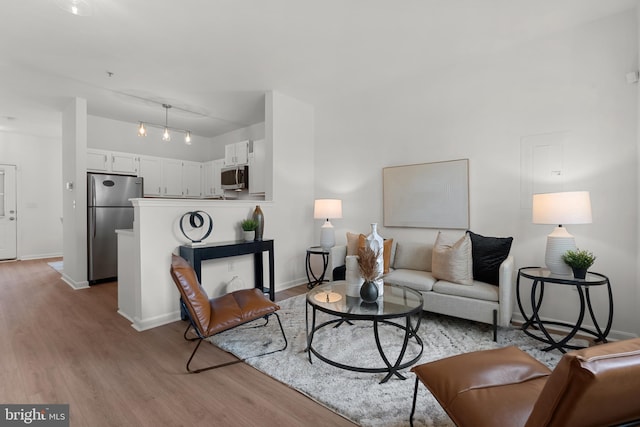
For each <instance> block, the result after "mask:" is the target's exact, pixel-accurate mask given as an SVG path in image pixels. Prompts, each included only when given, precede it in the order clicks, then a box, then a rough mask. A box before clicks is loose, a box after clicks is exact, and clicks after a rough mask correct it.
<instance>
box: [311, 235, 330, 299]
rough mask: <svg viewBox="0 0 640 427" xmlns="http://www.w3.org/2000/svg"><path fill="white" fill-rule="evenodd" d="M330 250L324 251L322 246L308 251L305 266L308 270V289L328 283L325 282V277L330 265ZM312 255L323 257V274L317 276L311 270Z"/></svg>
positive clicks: (313, 247) (312, 247)
mask: <svg viewBox="0 0 640 427" xmlns="http://www.w3.org/2000/svg"><path fill="white" fill-rule="evenodd" d="M329 254H330V252H329V250H328V249H324V248H323V247H322V246H311V247H310V248H308V249H307V258H306V261H305V266H306V269H307V288H309V289H313V288H314V287H315V286H317V285H321V284H322V283H324V282H328V280H325V278H324V276H325V274H327V266H328V265H329ZM311 255H322V274H320V275H319V276H316V274H315V273H314V272H313V270H312V269H311Z"/></svg>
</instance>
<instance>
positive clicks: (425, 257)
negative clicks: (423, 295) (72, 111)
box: [392, 242, 433, 271]
mask: <svg viewBox="0 0 640 427" xmlns="http://www.w3.org/2000/svg"><path fill="white" fill-rule="evenodd" d="M432 254H433V245H430V244H427V243H417V242H402V243H397V244H396V251H395V258H394V260H393V264H392V265H393V268H395V269H406V270H420V271H431V258H432V256H433V255H432Z"/></svg>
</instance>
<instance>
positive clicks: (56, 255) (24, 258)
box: [18, 252, 62, 261]
mask: <svg viewBox="0 0 640 427" xmlns="http://www.w3.org/2000/svg"><path fill="white" fill-rule="evenodd" d="M44 258H62V252H55V253H51V254H36V255H21V256H20V257H19V258H18V259H19V260H20V261H30V260H34V259H44Z"/></svg>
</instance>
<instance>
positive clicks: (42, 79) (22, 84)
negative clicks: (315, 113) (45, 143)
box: [0, 0, 636, 137]
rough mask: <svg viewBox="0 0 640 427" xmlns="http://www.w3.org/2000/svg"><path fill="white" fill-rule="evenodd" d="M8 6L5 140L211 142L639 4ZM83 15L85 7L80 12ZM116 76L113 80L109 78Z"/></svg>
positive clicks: (2, 66) (222, 1) (380, 0)
mask: <svg viewBox="0 0 640 427" xmlns="http://www.w3.org/2000/svg"><path fill="white" fill-rule="evenodd" d="M61 1H69V2H70V1H73V0H2V2H1V3H0V16H2V25H0V131H8V132H21V133H28V134H34V135H41V136H54V137H56V136H59V135H60V111H61V110H62V108H63V106H64V105H65V103H66V102H68V100H69V99H70V98H71V97H81V98H85V99H87V104H88V110H89V114H92V115H97V116H103V117H107V118H112V119H117V120H122V121H128V122H131V123H135V122H137V121H139V120H145V121H151V122H154V123H163V122H164V110H163V108H162V107H161V104H162V103H169V104H171V105H173V106H174V107H175V108H173V109H172V110H171V111H170V113H169V125H170V126H174V127H182V128H188V129H192V130H193V131H194V133H196V134H198V135H201V136H214V135H218V134H221V133H225V132H228V131H230V130H233V129H235V128H238V127H244V126H246V125H249V124H253V123H257V122H261V121H263V120H264V111H263V99H264V92H265V91H266V90H270V89H274V90H278V91H281V92H283V93H285V94H288V95H290V96H293V97H295V98H298V99H300V100H303V101H306V102H308V103H310V104H314V103H317V102H321V101H326V100H330V99H332V98H333V97H336V96H342V95H344V94H348V93H357V92H359V91H363V90H375V88H376V87H377V86H380V85H382V84H388V83H389V82H392V81H394V80H397V79H402V78H403V77H404V76H413V75H416V74H418V73H424V75H425V76H428V72H429V69H431V68H434V67H442V66H445V65H447V64H451V63H455V62H460V61H464V60H465V58H468V57H469V56H477V55H485V54H487V53H490V52H495V51H498V50H501V49H505V48H508V47H510V46H513V45H514V44H517V43H521V42H524V41H526V40H530V39H533V38H537V37H541V36H544V35H545V34H549V33H552V32H555V31H560V30H562V29H564V28H568V27H571V26H574V25H578V24H581V23H585V22H588V21H592V20H595V19H599V18H601V17H604V16H607V15H611V14H615V13H618V12H621V11H623V10H627V9H631V8H634V7H635V6H636V0H535V1H531V0H82V1H85V2H87V3H89V4H90V5H91V8H92V14H91V16H75V15H72V14H70V13H67V12H65V11H64V10H62V9H61V8H60V7H58V3H60V2H61ZM75 1H80V0H75ZM109 73H113V75H111V76H109Z"/></svg>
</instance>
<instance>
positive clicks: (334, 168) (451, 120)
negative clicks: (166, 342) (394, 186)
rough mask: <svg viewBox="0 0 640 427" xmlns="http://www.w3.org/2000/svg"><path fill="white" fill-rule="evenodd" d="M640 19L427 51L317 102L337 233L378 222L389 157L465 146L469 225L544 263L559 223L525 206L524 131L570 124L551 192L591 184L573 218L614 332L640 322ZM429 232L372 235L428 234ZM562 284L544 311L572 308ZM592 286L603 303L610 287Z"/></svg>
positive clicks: (321, 166)
mask: <svg viewBox="0 0 640 427" xmlns="http://www.w3.org/2000/svg"><path fill="white" fill-rule="evenodd" d="M636 31H637V29H636V16H635V11H632V12H627V13H623V14H619V15H616V16H613V17H610V18H607V19H603V20H600V21H596V22H593V23H590V24H587V25H583V26H580V27H577V28H574V29H572V30H571V31H566V32H562V33H558V34H554V35H552V36H549V37H547V38H544V39H539V40H533V41H531V42H529V43H526V44H523V45H519V46H517V47H516V48H513V49H511V50H508V51H504V52H501V53H499V54H496V55H493V56H487V57H479V58H477V59H475V60H472V61H470V62H466V63H464V64H459V65H457V66H452V67H447V68H444V69H433V68H429V67H430V64H429V58H428V57H426V56H425V58H424V61H425V68H424V72H423V73H421V74H419V75H410V76H406V78H405V79H403V80H401V81H394V82H390V83H389V84H388V85H386V86H381V87H378V88H375V89H373V90H371V91H367V92H362V93H355V94H347V95H344V96H342V97H340V98H332V99H329V100H327V101H326V102H323V103H321V104H317V105H316V130H317V131H316V151H315V165H316V171H317V172H316V175H315V176H316V179H315V182H316V183H315V193H316V195H317V196H322V197H328V196H331V197H333V196H335V197H339V198H342V199H343V217H344V218H343V219H342V220H336V221H332V222H333V223H334V226H336V235H337V239H338V241H339V242H340V241H344V239H345V237H344V232H345V231H347V230H350V231H358V232H367V231H368V229H369V226H368V224H369V223H370V222H378V223H382V222H383V218H382V168H383V167H385V166H392V165H402V164H413V163H423V162H434V161H441V160H451V159H460V158H468V159H469V160H470V209H471V227H470V228H471V229H472V230H474V231H475V232H477V233H480V234H484V235H493V236H513V237H514V239H515V240H514V247H513V253H514V255H515V259H516V264H517V265H518V266H526V265H543V263H544V247H545V236H546V235H547V234H548V233H550V232H551V229H552V228H553V227H547V226H541V225H533V224H531V212H530V210H529V209H523V208H521V202H522V201H521V195H520V178H521V173H522V172H523V171H521V170H520V163H521V147H520V144H521V139H522V138H523V137H526V136H529V135H536V134H544V133H551V132H560V131H564V132H568V133H569V135H570V137H569V138H568V140H567V142H566V144H565V146H564V156H563V184H562V187H563V188H561V189H560V190H559V191H562V190H589V191H590V192H591V197H592V204H593V217H594V221H593V224H590V225H580V226H569V227H568V229H569V231H570V232H572V234H574V235H575V236H576V241H577V244H578V246H579V247H581V248H585V249H590V250H592V251H593V252H594V253H595V254H596V255H597V256H598V259H597V261H596V264H595V266H594V268H593V270H594V271H598V272H601V273H604V274H606V275H608V276H609V277H610V278H611V281H612V283H613V289H614V300H615V301H614V302H615V315H614V325H613V328H614V330H616V333H618V335H619V336H625V334H639V333H640V321H639V316H638V314H637V307H636V302H637V298H636V292H637V287H638V284H637V277H636V267H635V262H636V259H637V256H636V254H637V242H636V236H637V213H638V200H637V199H638V196H637V195H638V185H637V143H636V134H637V90H636V87H635V86H633V85H628V84H627V83H626V81H625V74H626V73H627V72H629V71H631V70H635V69H637V66H638V65H637V64H638V36H637V32H636ZM416 54H419V53H416ZM525 202H526V201H525ZM523 205H524V203H523ZM436 231H437V230H428V229H400V228H384V227H382V228H381V230H380V234H382V235H383V236H385V237H396V238H400V239H404V240H409V239H410V240H421V239H422V240H428V241H433V239H434V236H435V233H436ZM316 234H317V231H316ZM556 291H557V289H556V290H554V292H548V293H547V297H548V298H546V302H545V307H544V313H543V314H544V315H545V316H547V317H550V318H556V319H563V320H569V321H571V319H573V318H575V313H576V307H577V304H576V302H577V298H576V294H575V292H573V293H572V292H556ZM595 294H597V297H596V298H595V299H596V304H595V305H596V308H597V309H598V310H599V311H600V312H602V311H604V309H605V308H606V307H605V304H604V298H603V297H604V292H594V296H596V295H595Z"/></svg>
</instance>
